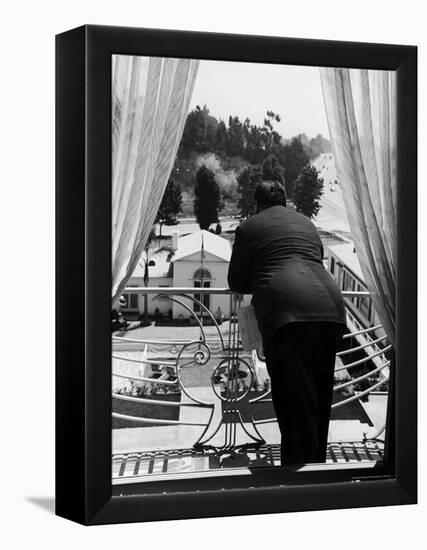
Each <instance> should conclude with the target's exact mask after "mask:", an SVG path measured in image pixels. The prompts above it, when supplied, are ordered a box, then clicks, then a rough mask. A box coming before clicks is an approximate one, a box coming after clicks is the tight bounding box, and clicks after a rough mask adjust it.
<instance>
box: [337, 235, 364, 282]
mask: <svg viewBox="0 0 427 550" xmlns="http://www.w3.org/2000/svg"><path fill="white" fill-rule="evenodd" d="M329 250H330V251H331V252H332V253H333V254H334V256H336V257H337V258H338V259H339V261H340V262H341V263H342V264H343V265H345V266H347V267H348V268H349V269H350V270H351V271H352V272H353V273H354V274H355V275H356V277H358V278H359V279H360V280H361V281H364V280H365V278H364V277H363V273H362V268H361V267H360V262H359V258H358V257H357V254H356V252H355V251H354V244H353V243H345V244H334V245H331V246H329Z"/></svg>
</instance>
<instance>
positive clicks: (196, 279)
mask: <svg viewBox="0 0 427 550" xmlns="http://www.w3.org/2000/svg"><path fill="white" fill-rule="evenodd" d="M206 279H208V280H206ZM211 279H212V276H211V274H210V272H209V271H208V270H207V269H204V268H200V269H198V270H197V271H196V272H195V273H194V275H193V286H194V287H195V288H210V287H211ZM194 298H195V299H196V300H198V301H199V302H201V303H202V304H203V305H204V306H205V307H206V308H207V309H210V305H211V297H210V294H195V295H194ZM194 311H195V313H203V308H202V307H201V306H200V305H199V304H198V303H196V302H195V303H194Z"/></svg>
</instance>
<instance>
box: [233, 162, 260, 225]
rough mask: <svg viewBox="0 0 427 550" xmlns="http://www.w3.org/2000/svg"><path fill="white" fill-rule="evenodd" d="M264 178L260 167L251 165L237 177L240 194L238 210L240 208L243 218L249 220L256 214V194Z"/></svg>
mask: <svg viewBox="0 0 427 550" xmlns="http://www.w3.org/2000/svg"><path fill="white" fill-rule="evenodd" d="M262 178H263V172H262V168H261V166H259V165H255V166H253V165H249V166H247V167H246V168H244V169H243V170H242V171H241V172H240V174H239V175H238V176H237V190H238V192H239V194H240V197H239V200H238V201H237V208H239V210H240V215H241V217H242V218H249V217H250V216H253V214H255V199H254V193H255V189H256V186H257V185H258V183H259V182H260V181H262Z"/></svg>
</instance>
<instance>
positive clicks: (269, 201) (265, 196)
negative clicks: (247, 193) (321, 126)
mask: <svg viewBox="0 0 427 550" xmlns="http://www.w3.org/2000/svg"><path fill="white" fill-rule="evenodd" d="M254 199H255V200H256V203H257V212H261V211H262V210H265V209H266V208H269V207H270V206H286V191H285V188H284V186H283V185H282V184H281V183H280V182H278V181H276V180H265V181H262V182H261V183H259V184H258V185H257V187H256V189H255V194H254Z"/></svg>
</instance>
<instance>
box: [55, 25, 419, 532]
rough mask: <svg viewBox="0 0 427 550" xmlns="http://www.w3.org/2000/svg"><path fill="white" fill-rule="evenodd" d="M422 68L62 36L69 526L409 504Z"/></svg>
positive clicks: (178, 37)
mask: <svg viewBox="0 0 427 550" xmlns="http://www.w3.org/2000/svg"><path fill="white" fill-rule="evenodd" d="M416 77H417V75H416V48H415V47H410V46H398V45H396V46H393V45H381V44H361V43H350V42H332V41H320V40H299V39H286V38H266V37H256V36H239V35H220V34H207V33H192V32H183V31H166V30H165V31H162V30H159V31H156V30H148V29H133V28H121V27H99V26H85V27H80V28H78V29H75V30H73V31H68V32H66V33H64V34H62V35H58V37H57V92H56V94H57V388H56V390H57V391H56V399H57V416H56V418H57V443H56V445H57V514H59V515H61V516H64V517H67V518H70V519H73V520H75V521H78V522H80V523H85V524H99V523H113V522H127V521H150V520H160V519H178V518H189V517H207V516H225V515H238V514H258V513H270V512H285V511H298V510H313V509H328V508H348V507H361V506H378V505H391V504H410V503H414V502H416V239H415V237H414V235H415V234H416Z"/></svg>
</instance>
